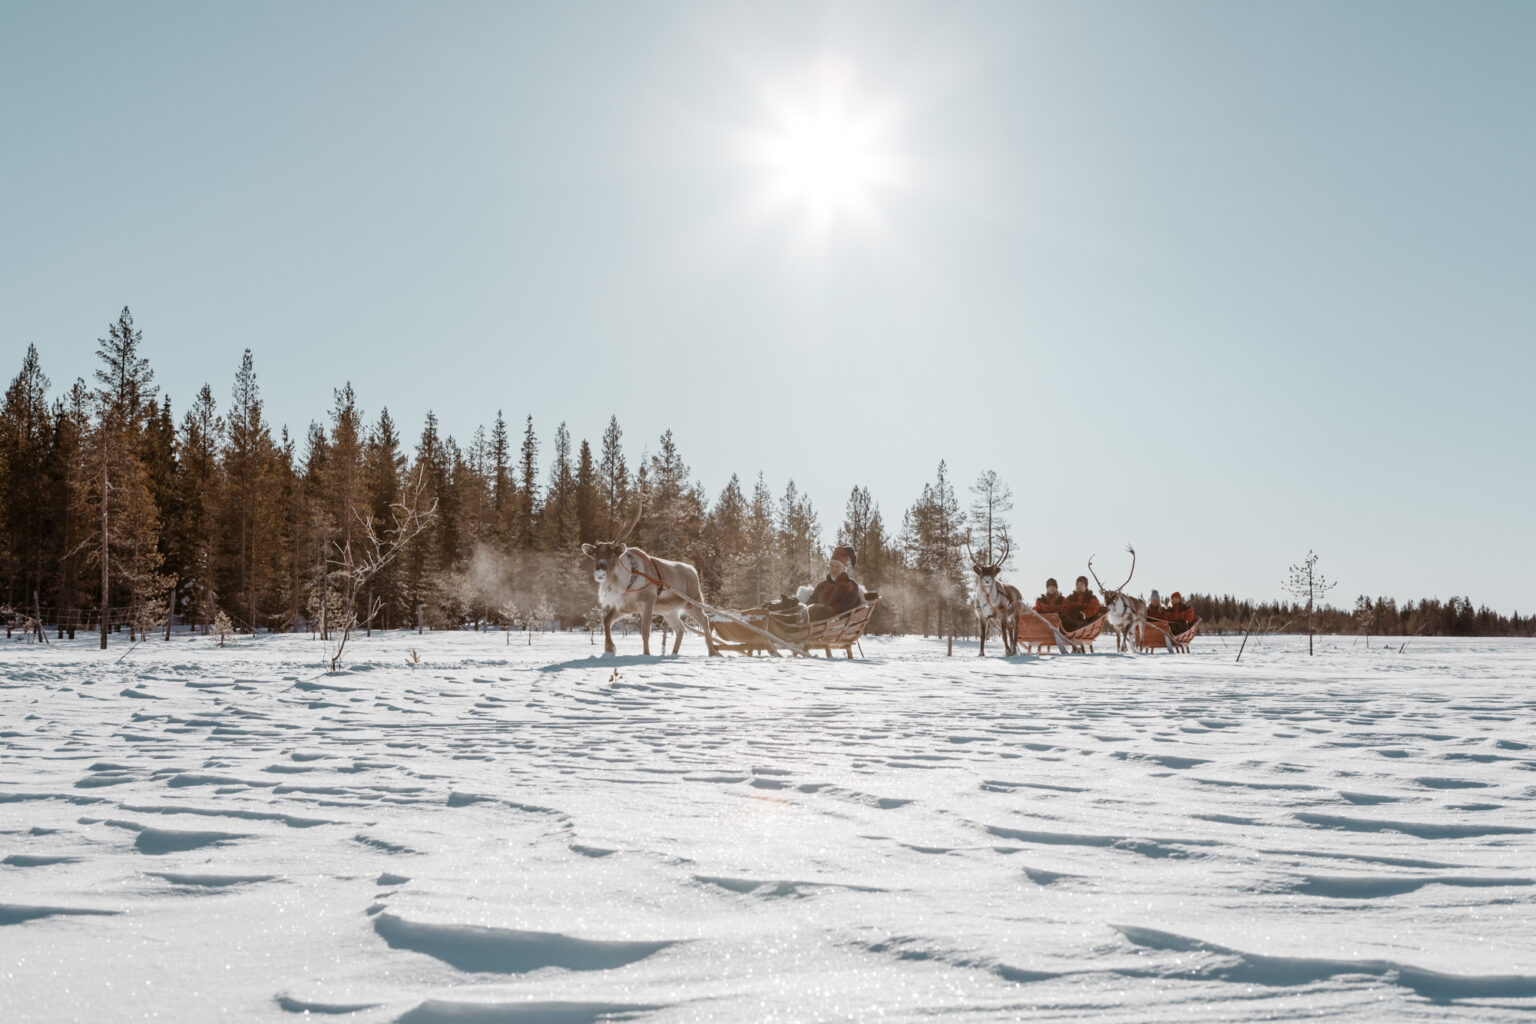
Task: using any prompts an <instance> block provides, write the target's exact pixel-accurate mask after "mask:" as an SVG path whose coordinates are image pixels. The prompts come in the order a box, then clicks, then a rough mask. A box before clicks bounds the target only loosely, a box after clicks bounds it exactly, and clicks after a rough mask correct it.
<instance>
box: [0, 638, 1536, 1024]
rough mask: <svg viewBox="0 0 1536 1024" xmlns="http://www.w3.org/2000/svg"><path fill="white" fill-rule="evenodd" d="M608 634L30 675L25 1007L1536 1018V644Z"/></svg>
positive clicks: (197, 648) (24, 710)
mask: <svg viewBox="0 0 1536 1024" xmlns="http://www.w3.org/2000/svg"><path fill="white" fill-rule="evenodd" d="M619 644H620V650H621V651H623V652H626V653H624V654H621V655H620V656H618V657H616V658H602V657H599V656H598V652H599V650H600V648H598V647H594V646H592V645H591V644H590V643H589V641H588V638H587V636H586V635H585V634H575V635H560V636H540V637H538V638H537V639H536V640H535V642H534V644H533V645H532V646H526V645H524V644H523V638H522V636H521V635H520V634H513V636H512V644H511V646H506V645H505V637H504V636H503V635H502V634H475V633H468V634H464V633H435V634H427V635H424V636H418V635H416V634H391V635H388V636H376V637H374V638H363V639H359V640H357V641H354V645H353V646H352V647H350V648H349V650H348V659H347V663H346V668H345V670H344V671H342V672H340V673H337V674H333V675H326V674H323V673H322V671H321V667H320V666H321V662H322V660H323V656H322V654H321V645H320V644H318V643H316V642H314V641H311V640H309V639H308V638H307V637H288V636H278V637H261V638H257V639H255V640H251V639H248V638H247V639H242V640H240V641H238V642H236V643H234V644H233V645H231V646H228V647H225V648H219V647H217V646H216V645H215V644H214V643H213V642H212V641H211V640H208V639H203V638H197V639H188V638H185V637H179V638H177V639H175V640H173V641H172V642H170V643H163V642H160V641H158V640H156V641H150V642H148V643H146V644H143V645H142V646H140V647H138V648H136V649H135V650H134V651H133V652H132V653H130V654H128V655H127V657H123V652H124V651H125V650H126V649H127V645H126V644H123V645H116V646H114V648H113V649H112V650H110V651H108V652H106V653H105V654H103V653H102V652H100V651H97V650H95V649H94V646H93V642H91V641H84V640H82V641H77V642H74V643H68V642H65V643H62V644H54V645H50V646H48V647H45V648H40V647H34V646H29V645H23V644H12V645H5V646H3V647H0V1006H4V1007H5V1008H6V1010H5V1013H4V1016H5V1019H7V1020H13V1019H14V1020H19V1021H54V1020H59V1021H64V1020H81V1021H100V1020H121V1019H129V1018H133V1019H151V1020H170V1021H207V1020H213V1019H220V1020H263V1021H287V1020H293V1019H295V1015H296V1014H302V1013H303V1012H305V1011H306V1010H308V1011H310V1012H311V1014H315V1013H337V1014H340V1013H345V1014H347V1015H346V1016H344V1017H341V1018H338V1019H346V1020H355V1021H367V1022H374V1021H405V1022H414V1024H422V1022H428V1024H431V1022H447V1021H480V1022H489V1021H519V1022H529V1021H561V1022H587V1021H598V1020H605V1019H614V1020H627V1019H633V1020H643V1021H647V1022H651V1021H655V1022H671V1021H727V1020H741V1021H747V1020H751V1021H757V1020H782V1021H801V1020H861V1021H862V1020H871V1019H882V1020H898V1021H899V1020H910V1021H917V1020H928V1019H932V1018H934V1017H938V1016H943V1017H946V1018H951V1019H954V1020H1008V1019H1027V1020H1049V1019H1083V1018H1093V1019H1099V1020H1126V1021H1131V1020H1168V1021H1195V1020H1211V1021H1233V1020H1259V1019H1263V1020H1272V1019H1284V1018H1292V1017H1296V1018H1299V1017H1309V1018H1310V1017H1325V1018H1326V1017H1335V1018H1346V1019H1360V1018H1363V1017H1370V1018H1374V1019H1391V1020H1443V1019H1448V1018H1452V1019H1467V1020H1513V1019H1529V1017H1530V1014H1531V1011H1532V1010H1536V941H1533V939H1532V936H1536V811H1533V808H1536V775H1533V774H1532V772H1533V770H1536V747H1533V746H1532V744H1536V729H1533V724H1536V689H1533V686H1532V681H1533V679H1536V645H1533V644H1532V643H1530V642H1529V641H1456V640H1424V639H1419V640H1415V641H1413V642H1412V643H1411V644H1409V645H1408V649H1407V650H1406V651H1405V652H1403V653H1401V654H1399V653H1398V651H1397V649H1396V646H1395V645H1394V646H1393V647H1392V648H1391V649H1386V648H1383V647H1381V646H1380V641H1378V642H1377V647H1376V648H1374V649H1368V648H1366V647H1365V645H1364V641H1352V638H1325V639H1324V641H1323V643H1322V645H1321V647H1320V654H1319V656H1318V657H1316V658H1308V657H1307V656H1306V653H1305V647H1306V641H1305V638H1301V639H1300V640H1299V641H1298V640H1296V639H1294V638H1286V639H1265V640H1263V641H1261V642H1259V643H1258V644H1257V648H1256V647H1255V644H1254V643H1250V645H1249V649H1248V651H1247V652H1246V653H1245V654H1244V656H1243V661H1242V663H1241V664H1234V663H1233V655H1234V654H1235V653H1236V648H1235V645H1233V646H1227V645H1224V643H1223V641H1222V640H1221V639H1219V638H1209V637H1202V638H1200V640H1198V641H1197V642H1196V647H1195V651H1194V653H1193V654H1191V655H1187V656H1178V657H1174V656H1169V655H1165V654H1158V655H1142V656H1131V655H1113V654H1108V655H1096V656H1088V657H1071V658H1060V657H1040V658H1032V657H1021V658H1016V659H1011V660H1004V659H1001V658H994V657H988V658H986V659H977V658H975V657H974V650H975V648H974V646H961V645H957V646H956V656H955V657H953V658H946V657H945V656H944V649H943V645H942V644H941V643H940V642H937V641H925V640H920V639H916V638H900V639H879V638H870V639H866V641H865V643H864V648H865V651H866V652H867V653H868V654H869V657H868V658H867V659H865V660H856V661H845V660H842V659H836V660H834V661H832V662H826V661H822V660H816V661H812V662H805V661H798V660H789V659H785V660H770V659H756V660H752V659H741V658H724V659H714V660H710V659H706V658H705V657H703V650H702V644H701V643H700V641H699V640H698V638H696V637H689V638H687V639H686V640H685V641H684V646H683V654H682V656H681V657H678V658H671V657H653V658H643V657H640V656H638V655H636V654H632V653H628V652H632V651H636V650H638V647H639V640H638V638H637V637H630V638H627V639H620V640H619ZM412 650H416V651H418V652H420V656H421V661H420V663H419V664H415V665H409V664H407V659H408V656H409V654H410V652H411V651H412ZM119 659H121V661H119Z"/></svg>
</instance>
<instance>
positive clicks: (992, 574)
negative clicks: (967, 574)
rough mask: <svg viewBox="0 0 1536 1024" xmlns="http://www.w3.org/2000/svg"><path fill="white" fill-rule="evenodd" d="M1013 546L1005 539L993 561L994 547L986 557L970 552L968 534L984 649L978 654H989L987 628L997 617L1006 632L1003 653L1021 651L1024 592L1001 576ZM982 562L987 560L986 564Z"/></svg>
mask: <svg viewBox="0 0 1536 1024" xmlns="http://www.w3.org/2000/svg"><path fill="white" fill-rule="evenodd" d="M1010 547H1011V545H1010V544H1009V543H1008V541H1007V539H1006V538H1005V539H1004V540H1003V554H1002V557H1001V558H999V559H998V560H997V561H995V562H994V561H992V547H991V545H990V544H989V545H988V546H987V557H986V558H985V559H978V558H977V557H976V556H975V554H973V553H972V551H971V537H970V534H966V537H965V553H966V555H967V557H969V558H970V561H971V571H972V572H974V573H975V574H976V621H977V624H978V626H979V628H980V633H981V649H980V650H979V651H978V652H977V655H976V656H977V657H979V658H980V657H985V656H986V654H987V627H988V625H989V624H990V623H991V622H992V620H994V619H996V620H997V628H998V630H999V632H1001V633H1002V634H1003V654H1004V655H1006V656H1007V657H1010V658H1011V657H1013V656H1014V655H1015V654H1018V653H1019V615H1020V614H1021V613H1022V611H1023V607H1024V595H1023V594H1021V593H1019V588H1018V587H1015V586H1012V585H1011V584H1008V583H1004V582H1003V581H1002V580H1001V579H999V578H998V576H999V575H1000V574H1001V573H1002V571H1003V566H1004V565H1006V564H1008V551H1009V549H1010ZM982 562H986V564H985V565H983V564H982Z"/></svg>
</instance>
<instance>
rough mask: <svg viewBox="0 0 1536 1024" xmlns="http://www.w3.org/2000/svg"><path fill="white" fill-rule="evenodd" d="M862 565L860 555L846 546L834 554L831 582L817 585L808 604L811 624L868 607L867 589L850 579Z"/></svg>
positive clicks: (829, 565)
mask: <svg viewBox="0 0 1536 1024" xmlns="http://www.w3.org/2000/svg"><path fill="white" fill-rule="evenodd" d="M858 561H859V557H858V555H856V554H854V551H853V548H851V547H849V546H848V545H846V544H844V545H843V546H842V547H840V548H838V549H837V550H836V551H834V552H832V558H831V560H830V561H829V562H828V563H827V578H826V579H824V580H822V581H821V582H820V583H818V584H816V589H815V590H813V591H811V599H810V600H809V601H808V602H806V613H807V618H808V619H809V620H810V621H811V622H820V621H821V620H822V619H830V618H832V617H833V616H834V615H841V614H842V613H843V612H851V611H853V610H854V609H855V608H857V607H858V606H859V605H861V604H863V603H864V588H863V587H861V586H859V582H858V580H855V579H854V578H853V577H852V576H849V575H848V570H849V569H851V568H853V567H854V566H855V565H857V564H858Z"/></svg>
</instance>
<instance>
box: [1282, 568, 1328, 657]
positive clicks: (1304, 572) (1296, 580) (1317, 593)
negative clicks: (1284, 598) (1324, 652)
mask: <svg viewBox="0 0 1536 1024" xmlns="http://www.w3.org/2000/svg"><path fill="white" fill-rule="evenodd" d="M1290 572H1291V575H1290V576H1289V577H1288V578H1287V579H1286V580H1285V583H1284V586H1285V589H1286V592H1287V593H1289V594H1290V595H1291V596H1292V597H1294V598H1296V599H1297V600H1298V601H1301V600H1304V601H1306V603H1307V606H1306V612H1307V653H1308V654H1313V653H1315V652H1314V651H1313V647H1312V616H1313V614H1314V610H1315V608H1316V605H1317V602H1319V601H1321V600H1322V599H1323V598H1324V597H1325V596H1326V595H1327V594H1328V591H1330V590H1332V589H1333V588H1334V587H1336V586H1338V584H1337V583H1334V582H1331V581H1330V580H1328V579H1326V578H1325V577H1324V576H1323V574H1322V571H1321V570H1320V569H1318V567H1317V555H1316V554H1314V553H1313V552H1312V551H1311V550H1308V551H1307V557H1306V558H1304V559H1302V560H1301V561H1300V562H1298V563H1297V564H1295V565H1293V566H1291V569H1290Z"/></svg>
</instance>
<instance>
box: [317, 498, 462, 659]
mask: <svg viewBox="0 0 1536 1024" xmlns="http://www.w3.org/2000/svg"><path fill="white" fill-rule="evenodd" d="M425 492H426V479H425V476H424V475H423V474H422V473H420V472H418V473H417V474H416V479H415V481H414V482H413V483H412V484H411V485H410V486H409V487H407V488H406V493H405V494H404V496H403V497H402V499H401V500H400V501H397V502H395V504H394V505H392V506H390V519H391V523H390V525H389V526H388V527H387V528H384V529H382V531H381V529H380V523H379V522H378V521H377V520H376V519H375V518H374V517H373V516H372V515H371V514H364V513H362V512H359V511H358V510H357V509H356V508H355V507H354V508H353V509H352V515H353V516H354V517H355V518H356V520H357V523H358V525H359V526H360V527H361V535H360V536H359V537H358V538H357V540H358V543H357V544H356V546H355V547H354V544H353V541H352V540H350V539H346V540H338V541H333V542H332V548H333V551H334V554H333V555H332V557H331V558H330V564H331V569H332V571H333V572H334V573H335V574H336V575H335V578H336V580H337V586H338V589H339V595H338V596H339V597H340V601H338V602H337V604H338V605H339V609H340V610H339V617H340V618H339V621H337V622H335V623H334V624H333V625H332V626H331V629H332V630H333V632H332V634H331V639H330V640H329V641H328V643H329V647H330V650H329V653H330V664H331V671H332V672H334V671H336V669H337V667H338V666H339V665H340V664H341V656H342V653H343V652H344V651H345V650H346V648H347V641H348V640H349V639H351V636H352V630H353V629H355V628H356V627H357V626H358V625H360V624H362V623H368V622H372V621H373V617H374V616H375V615H377V614H378V613H379V609H380V608H381V607H382V606H383V599H382V598H379V597H373V596H369V597H368V598H367V599H366V604H367V607H366V610H365V613H364V614H363V615H361V616H359V615H358V612H357V608H358V600H359V596H360V595H362V594H365V593H366V592H367V588H368V581H369V580H371V579H373V577H374V576H376V575H378V573H379V572H380V571H381V570H383V569H384V568H385V567H386V566H388V565H389V564H390V563H391V562H393V561H394V560H395V558H396V557H397V556H398V555H399V554H400V551H401V549H402V548H404V547H405V546H406V545H407V544H409V543H410V542H411V541H412V540H414V539H415V538H416V537H417V535H419V534H420V533H421V532H422V531H423V530H425V529H426V528H427V527H428V526H430V525H431V524H432V520H433V519H435V518H436V517H437V499H436V498H433V499H432V503H431V504H430V505H429V506H428V507H426V508H422V507H421V506H422V502H423V500H424V494H425Z"/></svg>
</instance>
